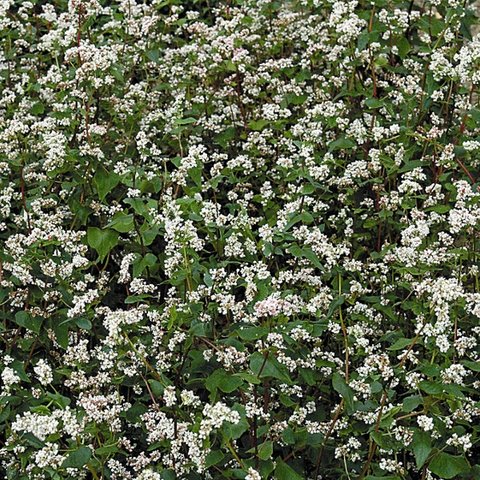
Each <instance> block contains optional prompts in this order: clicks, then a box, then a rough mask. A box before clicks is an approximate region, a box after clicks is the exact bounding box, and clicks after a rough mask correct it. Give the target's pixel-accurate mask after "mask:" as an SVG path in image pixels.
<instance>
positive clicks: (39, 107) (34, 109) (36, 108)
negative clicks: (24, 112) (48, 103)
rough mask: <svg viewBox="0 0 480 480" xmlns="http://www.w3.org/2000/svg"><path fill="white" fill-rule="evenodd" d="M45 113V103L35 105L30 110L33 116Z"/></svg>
mask: <svg viewBox="0 0 480 480" xmlns="http://www.w3.org/2000/svg"><path fill="white" fill-rule="evenodd" d="M44 112H45V106H44V105H43V103H40V102H38V103H35V104H33V106H32V108H31V109H30V113H31V114H32V115H41V114H42V113H44Z"/></svg>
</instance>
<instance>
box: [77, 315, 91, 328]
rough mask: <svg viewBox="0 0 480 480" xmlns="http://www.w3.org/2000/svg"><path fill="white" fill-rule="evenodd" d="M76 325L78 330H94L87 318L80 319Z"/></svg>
mask: <svg viewBox="0 0 480 480" xmlns="http://www.w3.org/2000/svg"><path fill="white" fill-rule="evenodd" d="M75 324H76V325H77V327H78V328H81V329H82V330H91V329H92V322H91V321H90V320H89V319H88V318H85V317H80V318H76V319H75Z"/></svg>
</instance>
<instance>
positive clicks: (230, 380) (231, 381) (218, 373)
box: [205, 368, 243, 393]
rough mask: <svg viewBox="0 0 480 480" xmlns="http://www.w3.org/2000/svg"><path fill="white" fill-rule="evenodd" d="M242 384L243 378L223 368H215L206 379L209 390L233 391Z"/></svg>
mask: <svg viewBox="0 0 480 480" xmlns="http://www.w3.org/2000/svg"><path fill="white" fill-rule="evenodd" d="M242 384H243V380H242V379H241V378H239V377H236V376H233V375H232V374H229V373H227V372H226V371H225V370H223V369H221V368H219V369H218V370H215V371H214V372H213V373H212V374H211V375H210V376H209V377H208V378H207V379H206V380H205V386H206V387H207V389H208V391H209V392H215V391H216V390H217V389H220V390H221V391H222V392H225V393H231V392H233V391H235V390H236V389H237V388H238V387H239V386H240V385H242Z"/></svg>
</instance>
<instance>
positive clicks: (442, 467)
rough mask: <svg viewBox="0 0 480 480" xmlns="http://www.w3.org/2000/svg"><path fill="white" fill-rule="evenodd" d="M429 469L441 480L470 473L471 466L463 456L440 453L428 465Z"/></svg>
mask: <svg viewBox="0 0 480 480" xmlns="http://www.w3.org/2000/svg"><path fill="white" fill-rule="evenodd" d="M428 469H429V470H430V471H431V472H432V473H434V474H435V475H438V476H439V477H441V478H446V479H449V478H455V477H456V476H457V475H460V474H461V473H465V472H468V470H469V469H470V465H469V463H468V462H467V460H466V459H465V457H464V456H463V455H459V456H456V455H450V454H448V453H445V452H438V453H437V454H436V455H435V456H434V457H433V458H432V460H431V461H430V463H429V464H428Z"/></svg>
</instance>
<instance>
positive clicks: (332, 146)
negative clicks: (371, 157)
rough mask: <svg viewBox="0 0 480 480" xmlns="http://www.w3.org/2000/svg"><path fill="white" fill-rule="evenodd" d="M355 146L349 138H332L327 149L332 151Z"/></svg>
mask: <svg viewBox="0 0 480 480" xmlns="http://www.w3.org/2000/svg"><path fill="white" fill-rule="evenodd" d="M356 146H357V144H356V143H355V142H354V141H353V140H350V139H349V138H339V139H338V140H334V141H333V142H330V143H329V144H328V151H329V152H334V151H336V150H350V149H351V148H354V147H356Z"/></svg>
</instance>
